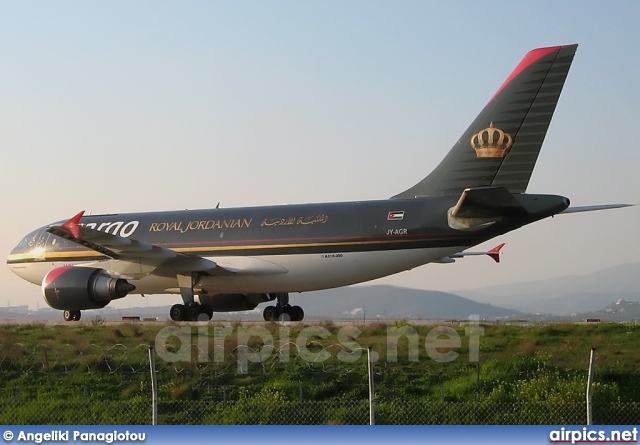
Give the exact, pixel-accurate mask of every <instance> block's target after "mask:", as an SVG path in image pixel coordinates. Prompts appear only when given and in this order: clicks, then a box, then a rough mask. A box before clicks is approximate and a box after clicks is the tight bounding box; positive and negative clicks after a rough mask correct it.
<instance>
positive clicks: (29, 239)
mask: <svg viewBox="0 0 640 445" xmlns="http://www.w3.org/2000/svg"><path fill="white" fill-rule="evenodd" d="M42 233H43V230H42V229H38V230H34V231H33V232H31V233H29V234H27V235H26V236H25V237H24V238H22V240H21V241H20V242H19V243H18V245H17V246H16V247H14V248H13V249H12V250H11V252H10V253H9V256H8V257H7V260H6V264H7V267H9V269H10V270H11V272H13V273H15V274H16V275H18V276H19V277H20V278H22V279H24V280H27V281H30V282H32V283H36V284H39V283H38V282H37V280H36V281H34V278H33V277H32V276H31V273H32V272H33V268H29V265H30V264H32V262H31V260H33V259H34V258H36V257H37V255H38V252H39V251H38V240H39V238H40V235H42ZM45 233H46V232H45ZM40 250H42V253H44V249H43V248H41V249H40Z"/></svg>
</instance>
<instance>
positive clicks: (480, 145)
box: [471, 122, 513, 158]
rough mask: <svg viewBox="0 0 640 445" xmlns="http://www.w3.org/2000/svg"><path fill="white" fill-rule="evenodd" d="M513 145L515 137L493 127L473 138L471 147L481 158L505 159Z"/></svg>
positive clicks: (491, 124)
mask: <svg viewBox="0 0 640 445" xmlns="http://www.w3.org/2000/svg"><path fill="white" fill-rule="evenodd" d="M512 145H513V137H511V135H510V134H509V133H505V132H504V131H502V130H501V129H499V128H496V127H494V126H493V122H491V123H490V124H489V127H488V128H485V129H484V130H480V131H479V132H477V133H476V134H474V135H473V136H472V137H471V146H472V147H473V149H474V150H475V151H476V156H477V157H479V158H504V157H505V156H506V155H507V153H509V149H510V148H511V146H512Z"/></svg>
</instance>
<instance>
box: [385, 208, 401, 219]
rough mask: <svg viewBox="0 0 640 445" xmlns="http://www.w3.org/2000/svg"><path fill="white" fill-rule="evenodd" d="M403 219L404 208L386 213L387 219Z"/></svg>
mask: <svg viewBox="0 0 640 445" xmlns="http://www.w3.org/2000/svg"><path fill="white" fill-rule="evenodd" d="M401 219H404V210H401V211H398V212H389V214H388V215H387V221H400V220H401Z"/></svg>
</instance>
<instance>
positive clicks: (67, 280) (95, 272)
mask: <svg viewBox="0 0 640 445" xmlns="http://www.w3.org/2000/svg"><path fill="white" fill-rule="evenodd" d="M134 289H135V286H134V285H133V284H131V283H129V282H128V281H127V280H125V279H122V278H115V277H112V276H111V275H109V274H108V273H107V272H106V271H104V270H103V269H96V268H93V267H74V266H66V267H59V268H57V269H53V270H51V271H50V272H49V273H48V274H47V275H45V277H44V279H43V280H42V294H43V295H44V299H45V301H46V302H47V304H48V305H49V306H51V307H52V308H54V309H61V310H81V309H100V308H103V307H105V306H106V305H107V304H109V302H111V300H117V299H118V298H123V297H125V296H126V295H127V294H128V293H129V292H131V291H132V290H134Z"/></svg>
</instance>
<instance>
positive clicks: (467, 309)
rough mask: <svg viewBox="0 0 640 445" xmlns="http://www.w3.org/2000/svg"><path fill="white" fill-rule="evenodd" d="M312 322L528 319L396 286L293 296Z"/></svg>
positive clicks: (444, 295) (452, 297)
mask: <svg viewBox="0 0 640 445" xmlns="http://www.w3.org/2000/svg"><path fill="white" fill-rule="evenodd" d="M292 299H293V301H294V302H295V304H300V305H301V306H302V307H303V308H304V310H305V313H307V314H308V316H309V317H313V318H342V319H359V320H372V319H402V318H406V319H421V320H460V319H467V318H468V317H469V316H470V315H479V316H480V318H481V319H496V318H522V317H527V314H524V313H522V312H520V311H516V310H512V309H505V308H502V307H498V306H494V305H491V304H487V303H478V302H476V301H473V300H470V299H468V298H463V297H461V296H459V295H455V294H451V293H447V292H438V291H429V290H419V289H409V288H404V287H397V286H387V285H375V286H350V287H344V288H339V289H331V290H325V291H318V292H306V293H304V294H300V295H299V296H298V295H295V296H293V298H292Z"/></svg>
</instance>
